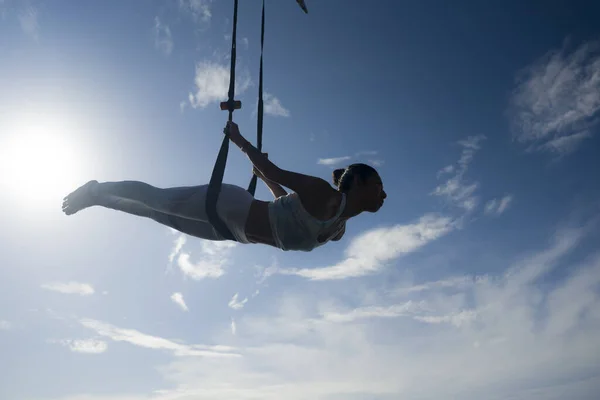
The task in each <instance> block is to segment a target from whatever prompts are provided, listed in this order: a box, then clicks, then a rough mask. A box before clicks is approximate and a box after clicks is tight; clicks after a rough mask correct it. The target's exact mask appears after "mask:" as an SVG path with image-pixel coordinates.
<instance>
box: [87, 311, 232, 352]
mask: <svg viewBox="0 0 600 400" xmlns="http://www.w3.org/2000/svg"><path fill="white" fill-rule="evenodd" d="M79 323H80V324H81V325H82V326H84V327H86V328H88V329H91V330H93V331H95V332H96V334H98V335H100V336H103V337H107V338H109V339H111V340H113V341H115V342H127V343H129V344H132V345H135V346H139V347H144V348H148V349H154V350H166V351H169V352H171V353H172V354H173V355H175V356H178V357H239V356H240V355H239V354H237V353H234V352H233V351H234V349H233V348H231V347H228V346H219V345H216V346H206V345H197V344H191V345H187V344H183V343H180V342H175V341H171V340H169V339H164V338H161V337H158V336H151V335H147V334H145V333H142V332H139V331H137V330H135V329H124V328H119V327H116V326H114V325H111V324H108V323H105V322H101V321H97V320H94V319H81V320H80V321H79Z"/></svg>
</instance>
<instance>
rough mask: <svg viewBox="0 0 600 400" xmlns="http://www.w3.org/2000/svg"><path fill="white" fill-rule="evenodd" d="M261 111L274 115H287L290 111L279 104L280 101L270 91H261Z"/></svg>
mask: <svg viewBox="0 0 600 400" xmlns="http://www.w3.org/2000/svg"><path fill="white" fill-rule="evenodd" d="M263 111H264V113H265V114H266V115H272V116H274V117H289V116H290V111H289V110H288V109H286V108H284V107H283V106H282V105H281V101H280V100H279V99H278V98H277V97H275V96H274V95H272V94H270V93H266V92H265V93H263Z"/></svg>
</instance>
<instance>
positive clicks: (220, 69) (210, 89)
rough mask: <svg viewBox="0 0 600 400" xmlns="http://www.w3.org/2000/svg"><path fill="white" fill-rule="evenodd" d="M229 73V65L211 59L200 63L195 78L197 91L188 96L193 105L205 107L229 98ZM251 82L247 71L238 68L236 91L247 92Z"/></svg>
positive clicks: (238, 92) (237, 92) (238, 93)
mask: <svg viewBox="0 0 600 400" xmlns="http://www.w3.org/2000/svg"><path fill="white" fill-rule="evenodd" d="M229 75H230V72H229V66H224V65H221V64H218V63H215V62H211V61H204V62H201V63H198V64H197V65H196V76H195V78H194V83H195V85H196V93H190V94H189V96H188V97H189V101H190V104H191V105H192V107H194V108H204V107H206V106H208V105H209V104H211V103H216V102H219V103H220V102H221V101H225V100H227V92H228V91H229ZM251 82H252V81H251V80H250V77H249V76H248V74H247V73H244V72H243V71H239V68H236V79H235V92H236V94H237V95H241V94H242V93H243V92H245V91H246V90H247V89H248V87H249V86H250V84H251Z"/></svg>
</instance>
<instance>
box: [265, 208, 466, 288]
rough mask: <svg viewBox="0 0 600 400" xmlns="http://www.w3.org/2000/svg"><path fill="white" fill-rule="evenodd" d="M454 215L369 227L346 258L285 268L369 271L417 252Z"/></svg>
mask: <svg viewBox="0 0 600 400" xmlns="http://www.w3.org/2000/svg"><path fill="white" fill-rule="evenodd" d="M454 228H455V226H454V221H453V220H452V219H451V218H448V217H444V216H440V215H436V214H427V215H424V216H422V217H421V218H419V219H418V220H417V221H415V222H413V223H410V224H407V225H394V226H391V227H383V228H377V229H373V230H371V231H367V232H365V233H363V234H361V235H360V236H358V237H357V238H355V239H354V240H352V242H351V243H350V245H349V246H348V248H347V249H346V258H345V259H344V260H343V261H341V262H339V263H338V264H336V265H333V266H328V267H321V268H301V269H297V268H285V269H279V270H277V273H279V274H284V275H297V276H301V277H304V278H308V279H311V280H331V279H346V278H354V277H360V276H364V275H370V274H373V273H375V272H377V271H379V270H380V269H381V268H383V267H384V266H385V265H386V263H387V262H389V261H392V260H394V259H396V258H398V257H400V256H402V255H404V254H408V253H411V252H414V251H416V250H418V249H420V248H421V247H423V246H425V245H427V244H428V243H429V242H431V241H434V240H436V239H438V238H440V237H442V236H444V235H446V234H447V233H449V232H450V231H451V230H452V229H454Z"/></svg>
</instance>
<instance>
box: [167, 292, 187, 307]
mask: <svg viewBox="0 0 600 400" xmlns="http://www.w3.org/2000/svg"><path fill="white" fill-rule="evenodd" d="M171 300H173V302H174V303H175V304H177V305H178V306H179V307H181V309H182V310H183V311H189V309H188V306H187V304H185V301H184V300H183V295H182V294H181V293H179V292H176V293H173V294H172V295H171Z"/></svg>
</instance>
